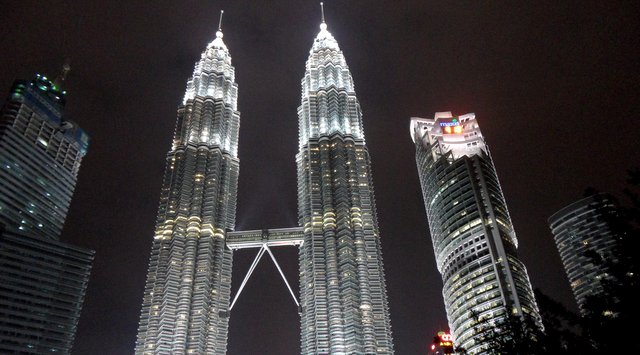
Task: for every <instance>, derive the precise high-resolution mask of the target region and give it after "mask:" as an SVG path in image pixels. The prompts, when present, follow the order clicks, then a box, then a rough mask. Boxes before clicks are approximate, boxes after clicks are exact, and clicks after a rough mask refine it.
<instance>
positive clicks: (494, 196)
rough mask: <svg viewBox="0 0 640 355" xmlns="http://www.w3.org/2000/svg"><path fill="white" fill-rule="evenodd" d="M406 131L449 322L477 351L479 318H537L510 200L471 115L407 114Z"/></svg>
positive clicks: (480, 342) (469, 348)
mask: <svg viewBox="0 0 640 355" xmlns="http://www.w3.org/2000/svg"><path fill="white" fill-rule="evenodd" d="M410 133H411V138H412V139H413V142H414V143H415V145H416V163H417V165H418V174H419V176H420V183H421V185H422V192H423V197H424V203H425V208H426V211H427V218H428V221H429V230H430V232H431V240H432V242H433V249H434V252H435V256H436V263H437V267H438V271H440V274H441V275H442V281H443V283H444V289H443V291H442V294H443V297H444V302H445V307H446V311H447V317H448V318H449V326H450V327H451V330H452V332H453V335H454V338H455V342H456V344H459V345H460V346H462V347H463V348H465V349H466V350H467V351H469V352H470V353H478V352H481V351H482V349H483V340H482V339H483V335H482V334H481V333H482V330H481V328H482V327H479V326H477V323H481V324H484V325H485V326H484V327H485V328H486V327H489V326H491V325H493V324H496V322H499V321H500V320H503V319H504V318H505V317H506V315H507V314H513V315H521V316H525V317H531V319H533V320H534V321H535V322H538V320H539V315H538V309H537V305H536V302H535V299H534V296H533V291H532V289H531V283H530V282H529V277H528V276H527V271H526V268H525V267H524V265H523V264H522V262H521V261H520V260H519V259H518V256H517V252H516V248H517V245H518V244H517V243H518V241H517V239H516V234H515V232H514V229H513V225H512V223H511V218H510V217H509V212H508V210H507V204H506V202H505V199H504V196H503V194H502V189H501V188H500V183H499V181H498V176H497V173H496V170H495V167H494V166H493V162H492V160H491V155H490V154H489V149H488V147H487V146H486V144H485V141H484V138H483V137H482V133H481V132H480V128H479V126H478V123H477V121H476V119H475V115H474V114H467V115H464V116H460V117H453V116H452V115H451V113H450V112H439V113H436V115H435V118H434V119H423V118H412V120H411V132H410Z"/></svg>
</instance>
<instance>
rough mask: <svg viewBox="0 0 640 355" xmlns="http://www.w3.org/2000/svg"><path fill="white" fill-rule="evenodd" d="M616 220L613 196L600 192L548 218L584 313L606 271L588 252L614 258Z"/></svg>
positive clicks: (599, 288) (581, 310)
mask: <svg viewBox="0 0 640 355" xmlns="http://www.w3.org/2000/svg"><path fill="white" fill-rule="evenodd" d="M617 218H618V211H617V206H616V204H615V202H614V199H613V197H612V196H611V195H608V194H603V193H600V194H595V195H591V196H588V197H585V198H583V199H580V200H578V201H576V202H574V203H572V204H570V205H568V206H566V207H564V208H562V209H561V210H560V211H558V212H556V213H555V214H554V215H553V216H551V217H550V218H549V226H550V227H551V232H552V233H553V237H554V239H555V241H556V246H557V247H558V252H559V253H560V259H562V264H563V265H564V270H565V272H566V273H567V277H568V278H569V282H570V284H571V290H572V291H573V295H574V297H575V299H576V303H577V304H578V308H579V309H580V312H582V313H583V314H584V311H585V309H584V306H585V302H586V300H587V297H588V296H592V295H597V294H598V293H600V292H602V284H601V280H603V279H605V278H606V277H607V272H608V270H607V267H606V265H602V264H597V263H595V262H594V260H593V259H592V256H590V255H589V253H590V252H592V253H595V254H596V255H599V256H601V257H602V258H603V259H604V260H611V258H613V257H614V253H613V251H614V249H615V247H616V245H617V243H618V241H617V236H616V234H615V232H614V227H613V226H612V223H615V220H616V219H617Z"/></svg>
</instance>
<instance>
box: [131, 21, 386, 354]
mask: <svg viewBox="0 0 640 355" xmlns="http://www.w3.org/2000/svg"><path fill="white" fill-rule="evenodd" d="M320 29H321V30H320V33H319V34H318V36H317V37H316V39H315V41H314V43H313V46H312V48H311V51H310V55H309V59H308V60H307V64H306V68H307V71H306V73H305V77H304V78H303V80H302V103H301V105H300V107H299V108H298V117H299V129H300V137H299V152H298V154H297V156H296V160H297V164H298V207H299V223H300V226H299V227H293V228H280V229H256V230H246V231H234V230H233V229H234V224H235V208H236V193H237V181H238V166H239V160H238V157H237V151H238V129H239V120H240V114H239V112H238V111H237V104H236V102H237V84H236V83H235V81H234V68H233V67H232V66H231V57H230V55H229V51H228V50H227V47H226V45H225V44H224V42H223V41H222V32H221V31H220V30H219V31H218V32H217V34H216V39H215V40H214V41H213V42H212V43H210V44H209V45H208V46H207V49H206V50H205V51H204V52H203V53H202V56H201V59H200V61H199V62H198V63H196V67H195V70H194V73H193V76H192V77H191V79H189V81H188V83H187V93H186V95H185V98H184V101H183V104H182V105H181V106H180V108H179V109H178V123H177V126H176V133H175V136H174V141H173V146H172V148H171V151H170V152H169V154H168V156H167V168H166V173H165V179H164V185H163V189H162V194H161V198H160V209H159V213H158V220H157V224H156V233H155V236H154V240H153V246H152V252H151V259H150V263H149V273H148V276H147V285H146V288H145V295H144V299H143V305H142V315H141V318H140V326H139V330H138V340H137V343H136V350H135V351H136V353H137V354H173V353H195V354H204V353H215V354H222V353H224V352H226V347H227V330H228V317H229V314H230V311H231V309H232V308H233V305H234V304H235V301H236V300H237V297H238V295H239V294H240V292H241V291H242V289H243V287H244V285H245V284H246V282H247V280H248V277H249V276H250V275H251V273H252V272H253V270H254V269H255V267H256V265H257V263H258V262H259V261H260V258H261V257H262V255H264V254H265V251H266V252H267V253H268V254H269V255H270V256H271V258H272V259H273V261H274V262H276V260H275V257H274V256H273V254H272V252H271V250H270V248H273V247H283V246H298V247H299V248H300V249H299V258H300V259H299V260H300V287H301V289H300V302H298V300H297V299H296V297H295V294H294V292H293V291H292V290H291V289H290V288H289V290H290V292H291V294H292V297H293V299H294V301H295V303H296V304H297V305H298V306H299V308H298V309H299V312H300V316H301V343H302V349H301V352H302V353H303V354H328V353H332V354H365V353H367V354H369V353H378V354H391V353H393V344H392V339H391V325H390V321H389V309H388V302H387V295H386V286H385V280H384V272H383V269H382V255H381V250H380V237H379V232H378V225H377V220H376V212H375V202H374V196H373V184H372V179H371V168H370V161H369V155H368V151H367V148H366V145H365V141H364V134H363V128H362V114H361V111H360V105H359V103H358V100H357V98H356V96H355V91H354V86H353V80H352V78H351V74H350V73H349V68H348V67H347V65H346V62H345V59H344V56H343V54H342V52H341V51H340V48H339V47H338V43H337V42H336V40H335V39H334V38H333V36H332V35H331V34H330V33H329V32H328V31H327V26H326V24H325V23H324V21H323V23H322V25H321V27H320ZM246 248H258V249H259V252H258V255H257V256H256V259H255V260H254V263H253V264H252V266H251V268H250V270H249V272H248V274H247V276H246V277H245V280H244V281H243V282H242V284H241V286H240V288H239V290H238V293H237V294H236V297H235V298H234V301H233V302H231V305H230V302H229V299H230V288H231V261H232V252H233V250H236V249H246ZM276 266H277V267H278V269H279V270H280V266H279V265H277V264H276ZM280 271H281V270H280ZM281 274H282V272H281ZM282 276H283V277H284V275H283V274H282ZM285 281H286V279H285ZM287 286H288V284H287Z"/></svg>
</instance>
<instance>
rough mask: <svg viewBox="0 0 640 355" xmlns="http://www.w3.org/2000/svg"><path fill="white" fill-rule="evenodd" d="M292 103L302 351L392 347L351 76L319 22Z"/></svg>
mask: <svg viewBox="0 0 640 355" xmlns="http://www.w3.org/2000/svg"><path fill="white" fill-rule="evenodd" d="M320 28H321V30H320V33H318V35H317V37H316V38H315V40H314V42H313V46H312V48H311V51H310V53H309V59H308V60H307V63H306V72H305V76H304V78H303V79H302V102H301V105H300V107H298V119H299V122H298V124H299V151H298V154H297V155H296V162H297V167H298V216H299V223H300V226H301V227H302V228H303V231H304V243H303V244H302V246H301V247H300V300H301V302H300V304H301V307H302V313H301V328H302V329H301V343H302V353H303V354H328V353H331V354H372V353H377V354H390V353H392V352H393V343H392V337H391V325H390V320H389V307H388V303H387V295H386V286H385V278H384V270H383V265H382V254H381V247H380V234H379V230H378V221H377V217H376V208H375V199H374V195H373V181H372V178H371V163H370V159H369V152H368V150H367V146H366V144H365V139H364V132H363V126H362V112H361V109H360V104H359V103H358V99H357V98H356V94H355V90H354V84H353V79H352V77H351V73H350V72H349V68H348V66H347V64H346V61H345V58H344V55H343V54H342V51H341V50H340V48H339V46H338V43H337V42H336V40H335V39H334V38H333V36H332V35H331V33H329V31H327V26H326V24H325V23H324V22H323V23H322V25H321V27H320Z"/></svg>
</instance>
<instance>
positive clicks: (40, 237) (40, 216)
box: [0, 69, 94, 354]
mask: <svg viewBox="0 0 640 355" xmlns="http://www.w3.org/2000/svg"><path fill="white" fill-rule="evenodd" d="M66 70H68V69H66ZM66 70H65V72H66ZM60 79H61V80H62V79H63V77H62V78H60ZM61 80H60V81H61ZM60 81H59V82H60ZM64 104H65V92H64V91H62V90H61V88H60V87H59V85H56V84H54V83H53V82H51V81H49V80H48V79H47V78H46V77H44V76H40V75H38V76H37V77H36V78H35V79H34V80H32V81H27V80H17V81H16V82H15V83H14V84H13V87H12V88H11V92H10V94H9V97H8V99H7V101H6V102H5V104H4V105H3V107H2V110H1V111H0V353H1V354H49V353H58V354H69V353H70V352H71V348H72V346H73V341H74V338H75V332H76V327H77V325H78V320H79V318H80V311H81V309H82V303H83V301H84V295H85V291H86V288H87V284H88V282H89V273H90V271H91V263H92V260H93V255H94V252H93V251H92V250H88V249H84V248H80V247H76V246H73V245H69V244H66V243H62V242H60V241H59V238H60V234H61V232H62V226H63V225H64V221H65V218H66V215H67V211H68V210H69V204H70V202H71V197H72V196H73V191H74V188H75V184H76V179H77V175H78V170H79V169H80V161H81V160H82V157H84V155H85V154H86V152H87V148H88V144H89V136H88V135H87V134H86V133H85V132H84V131H83V130H82V129H80V128H79V127H78V126H77V125H76V124H74V123H73V122H71V121H69V120H67V119H66V118H64V117H63V114H62V111H63V109H64Z"/></svg>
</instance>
